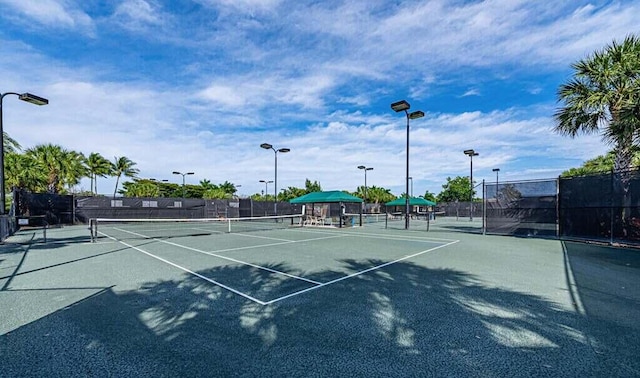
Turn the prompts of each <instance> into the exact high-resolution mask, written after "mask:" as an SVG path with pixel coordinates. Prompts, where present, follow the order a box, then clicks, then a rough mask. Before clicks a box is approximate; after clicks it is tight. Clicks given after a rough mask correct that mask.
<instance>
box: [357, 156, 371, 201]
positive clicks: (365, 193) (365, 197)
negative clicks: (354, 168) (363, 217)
mask: <svg viewBox="0 0 640 378" xmlns="http://www.w3.org/2000/svg"><path fill="white" fill-rule="evenodd" d="M358 169H362V170H364V202H363V204H364V208H365V210H366V209H367V171H373V168H371V167H365V166H364V165H359V166H358Z"/></svg>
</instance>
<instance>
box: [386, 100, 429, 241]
mask: <svg viewBox="0 0 640 378" xmlns="http://www.w3.org/2000/svg"><path fill="white" fill-rule="evenodd" d="M391 109H393V111H395V112H396V113H399V112H404V114H405V115H406V116H407V167H406V168H407V171H406V174H405V187H406V189H405V193H406V196H405V197H406V201H405V214H404V228H405V229H409V120H411V119H417V118H422V117H424V112H422V111H420V110H416V111H414V112H411V113H409V111H408V110H409V109H411V105H409V103H408V102H407V101H406V100H400V101H397V102H394V103H392V104H391Z"/></svg>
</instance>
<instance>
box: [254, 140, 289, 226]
mask: <svg viewBox="0 0 640 378" xmlns="http://www.w3.org/2000/svg"><path fill="white" fill-rule="evenodd" d="M260 147H262V148H264V149H265V150H273V152H274V154H275V167H276V168H275V178H274V181H273V213H274V214H273V215H278V152H282V153H287V152H289V151H291V149H289V148H277V149H276V148H273V146H272V145H270V144H269V143H262V144H261V145H260Z"/></svg>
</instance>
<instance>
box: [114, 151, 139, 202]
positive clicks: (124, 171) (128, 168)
mask: <svg viewBox="0 0 640 378" xmlns="http://www.w3.org/2000/svg"><path fill="white" fill-rule="evenodd" d="M135 165H136V163H134V162H133V161H131V159H129V158H128V157H125V156H121V157H116V158H114V162H113V166H112V174H113V175H114V176H115V177H116V187H115V188H114V189H113V198H116V193H117V191H118V184H119V182H120V177H122V176H123V175H124V176H126V177H135V176H136V175H137V174H138V173H139V172H140V171H139V170H138V169H137V168H134V166H135Z"/></svg>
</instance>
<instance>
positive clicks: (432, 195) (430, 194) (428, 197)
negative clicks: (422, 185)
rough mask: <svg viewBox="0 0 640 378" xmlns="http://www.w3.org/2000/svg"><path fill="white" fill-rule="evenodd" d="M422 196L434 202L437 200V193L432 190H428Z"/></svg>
mask: <svg viewBox="0 0 640 378" xmlns="http://www.w3.org/2000/svg"><path fill="white" fill-rule="evenodd" d="M422 198H424V199H426V200H429V201H432V202H436V195H435V194H433V193H431V192H430V191H428V190H427V191H426V192H424V195H423V196H422Z"/></svg>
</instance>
